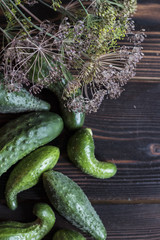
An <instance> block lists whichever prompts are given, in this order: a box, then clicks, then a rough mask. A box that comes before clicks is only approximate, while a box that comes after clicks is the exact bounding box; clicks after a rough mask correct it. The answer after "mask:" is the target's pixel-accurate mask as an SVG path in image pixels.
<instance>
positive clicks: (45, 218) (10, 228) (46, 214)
mask: <svg viewBox="0 0 160 240" xmlns="http://www.w3.org/2000/svg"><path fill="white" fill-rule="evenodd" d="M33 212H34V214H35V215H36V216H37V217H38V218H37V220H35V221H34V222H31V223H20V222H13V221H8V222H1V223H0V239H1V240H13V239H14V240H33V239H34V240H40V239H42V238H43V237H44V236H45V235H46V234H47V233H48V232H49V231H50V230H51V229H52V227H53V225H54V223H55V215H54V212H53V211H52V209H51V207H50V206H49V205H48V204H45V203H38V204H36V205H35V206H34V209H33Z"/></svg>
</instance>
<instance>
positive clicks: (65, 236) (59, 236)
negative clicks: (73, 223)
mask: <svg viewBox="0 0 160 240" xmlns="http://www.w3.org/2000/svg"><path fill="white" fill-rule="evenodd" d="M52 240H86V238H84V237H83V236H82V234H80V233H78V232H76V231H73V230H68V229H61V230H59V231H57V232H56V233H55V234H54V236H53V239H52Z"/></svg>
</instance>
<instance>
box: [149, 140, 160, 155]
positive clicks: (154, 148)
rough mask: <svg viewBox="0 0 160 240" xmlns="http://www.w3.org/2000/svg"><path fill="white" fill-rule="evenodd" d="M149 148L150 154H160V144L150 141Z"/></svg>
mask: <svg viewBox="0 0 160 240" xmlns="http://www.w3.org/2000/svg"><path fill="white" fill-rule="evenodd" d="M149 149H150V154H151V155H152V156H155V157H156V156H160V144H158V143H152V144H150V146H149Z"/></svg>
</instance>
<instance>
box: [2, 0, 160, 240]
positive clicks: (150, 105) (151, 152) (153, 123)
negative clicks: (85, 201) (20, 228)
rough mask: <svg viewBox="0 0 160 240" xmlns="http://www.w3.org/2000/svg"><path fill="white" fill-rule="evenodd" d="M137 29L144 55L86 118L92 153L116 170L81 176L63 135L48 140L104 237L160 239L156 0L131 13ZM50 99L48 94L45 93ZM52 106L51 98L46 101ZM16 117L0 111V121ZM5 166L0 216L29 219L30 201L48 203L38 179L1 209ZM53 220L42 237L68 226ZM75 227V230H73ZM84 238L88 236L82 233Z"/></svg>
mask: <svg viewBox="0 0 160 240" xmlns="http://www.w3.org/2000/svg"><path fill="white" fill-rule="evenodd" d="M134 19H135V22H136V26H137V29H140V28H145V29H146V33H147V38H146V40H145V42H144V43H143V47H144V51H143V52H144V54H145V56H144V58H143V60H142V61H141V62H140V63H139V64H138V67H137V75H136V77H135V78H133V79H132V80H131V81H130V82H129V83H128V85H127V86H126V91H125V92H123V94H122V95H121V97H120V98H119V99H117V100H105V101H104V102H103V104H102V106H101V108H100V110H99V111H98V112H97V113H95V114H90V115H88V116H87V117H86V121H85V127H89V128H92V130H93V133H94V139H95V146H96V152H95V154H96V157H97V159H99V160H102V161H108V160H111V161H113V162H114V163H116V164H117V167H118V172H117V174H116V176H115V177H113V178H111V179H108V180H97V179H95V178H93V177H90V176H87V175H85V174H83V173H82V172H81V171H80V170H78V169H77V168H76V167H74V166H73V165H72V163H70V162H69V160H68V158H67V155H66V140H67V136H66V135H65V134H63V137H64V138H65V140H64V141H63V142H62V141H61V139H62V136H61V137H59V138H58V139H57V140H55V141H53V144H55V145H58V146H59V147H60V149H61V158H60V160H59V162H58V164H57V165H56V167H55V170H57V171H61V172H62V173H64V174H66V175H67V176H69V177H70V178H71V179H73V180H74V181H75V182H77V183H78V184H79V185H80V186H81V188H82V189H83V190H84V192H85V193H86V194H87V196H88V197H89V199H90V200H91V202H92V204H93V205H94V207H95V209H96V211H97V212H98V214H99V215H100V217H101V219H102V221H103V222H104V225H105V226H106V228H107V231H108V238H107V239H108V240H116V239H120V240H125V239H126V240H129V239H131V240H134V239H135V240H140V239H141V240H142V239H144V240H147V239H148V240H159V239H160V136H159V134H160V123H159V121H160V102H159V96H160V1H159V0H154V1H153V0H140V1H138V11H137V13H136V15H135V17H134ZM42 95H43V96H44V98H45V99H47V100H49V101H50V102H52V94H49V95H48V94H47V97H46V96H45V91H44V92H43V94H42ZM52 106H53V110H55V109H54V102H53V103H52ZM17 116H18V115H12V114H8V115H0V125H1V126H2V125H4V124H5V123H6V122H8V121H9V120H12V119H14V118H16V117H17ZM10 171H11V170H9V171H8V172H7V173H6V174H3V176H2V177H1V179H0V220H9V219H10V220H16V221H24V222H28V221H32V220H33V219H34V216H33V214H32V209H33V205H34V204H35V203H36V202H39V201H45V202H48V199H47V197H46V195H45V193H44V190H43V186H42V181H40V183H39V184H38V185H37V186H35V187H33V188H32V189H30V190H27V191H24V192H22V193H20V194H19V198H18V200H19V207H18V209H17V210H16V211H14V212H13V211H11V210H9V209H8V208H7V206H6V203H5V200H4V187H5V183H6V180H7V178H8V175H9V173H10ZM56 217H57V221H56V224H55V226H54V228H53V229H52V231H51V232H50V233H49V234H48V235H47V236H46V237H45V238H44V239H45V240H49V239H51V238H52V236H53V233H54V232H55V231H56V230H57V229H59V228H62V227H63V228H64V227H65V228H73V227H72V225H71V224H69V223H68V222H67V221H66V220H65V219H63V218H62V217H61V216H59V215H58V213H57V212H56ZM74 229H75V228H74ZM85 236H86V237H87V239H91V238H90V237H88V236H87V235H85Z"/></svg>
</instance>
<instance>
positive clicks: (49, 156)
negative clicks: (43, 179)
mask: <svg viewBox="0 0 160 240" xmlns="http://www.w3.org/2000/svg"><path fill="white" fill-rule="evenodd" d="M59 155H60V151H59V148H57V147H53V146H45V147H41V148H39V149H37V150H35V151H33V152H32V153H30V154H29V155H27V156H26V157H25V158H23V159H22V160H21V161H20V162H19V163H18V164H17V165H16V166H15V168H14V169H13V171H12V172H11V174H10V176H9V179H8V181H7V184H6V189H5V197H6V201H7V205H8V207H9V208H11V209H12V210H15V209H16V208H17V194H18V193H19V192H21V191H24V190H26V189H28V188H31V187H33V186H34V185H36V184H37V183H38V181H39V178H40V176H41V174H42V173H43V172H45V171H47V170H50V169H52V168H53V167H54V166H55V165H56V163H57V161H58V159H59Z"/></svg>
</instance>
